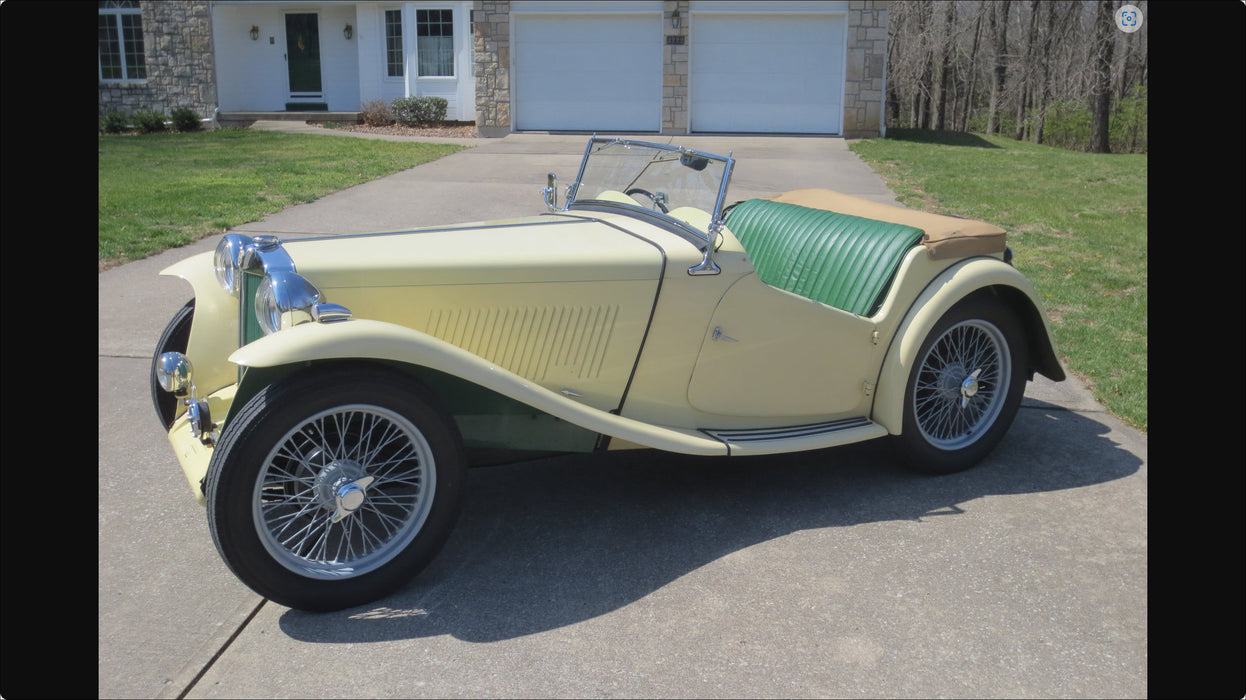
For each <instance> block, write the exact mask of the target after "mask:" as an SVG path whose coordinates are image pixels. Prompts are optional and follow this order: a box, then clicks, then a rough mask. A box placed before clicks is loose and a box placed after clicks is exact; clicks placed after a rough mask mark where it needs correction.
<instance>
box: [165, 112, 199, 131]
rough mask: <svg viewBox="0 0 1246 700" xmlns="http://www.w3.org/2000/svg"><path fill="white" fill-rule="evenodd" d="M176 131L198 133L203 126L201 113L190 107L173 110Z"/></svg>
mask: <svg viewBox="0 0 1246 700" xmlns="http://www.w3.org/2000/svg"><path fill="white" fill-rule="evenodd" d="M172 116H173V130H174V131H198V130H199V127H200V125H201V122H200V121H199V113H198V112H196V111H195V110H193V109H191V108H189V107H178V108H177V109H175V110H173V115H172Z"/></svg>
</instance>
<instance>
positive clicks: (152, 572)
mask: <svg viewBox="0 0 1246 700" xmlns="http://www.w3.org/2000/svg"><path fill="white" fill-rule="evenodd" d="M326 137H338V136H330V135H326ZM647 138H648V139H649V140H659V137H647ZM660 140H662V141H668V140H671V139H668V138H666V137H661V138H660ZM674 141H675V142H677V143H683V144H685V145H689V146H692V147H696V148H701V149H704V150H708V151H712V152H719V153H726V152H727V151H734V154H735V156H736V158H737V159H738V161H739V162H738V165H737V175H736V178H735V180H734V182H733V186H732V189H731V192H730V196H731V197H733V198H745V197H749V196H753V195H766V194H772V193H775V192H779V191H783V190H787V189H797V188H802V187H827V188H831V189H836V190H840V191H843V192H847V193H849V194H855V195H859V196H865V197H869V198H872V199H876V200H878V201H889V202H894V197H893V195H892V193H891V192H889V191H888V190H887V189H886V187H885V186H884V185H883V183H882V182H881V181H880V180H879V179H878V178H877V177H876V176H875V175H874V174H873V173H872V172H871V171H870V169H869V168H868V167H867V166H865V165H864V164H863V163H861V162H860V161H859V160H858V159H857V158H856V157H855V156H853V155H852V153H851V152H849V151H848V149H847V146H846V144H845V143H844V141H843V140H841V139H832V138H744V137H739V138H736V137H687V138H686V137H678V138H677V139H674ZM585 143H586V139H585V137H584V136H578V135H577V136H562V135H545V134H517V135H512V136H509V137H507V138H504V139H497V140H480V141H479V142H478V143H477V145H476V146H475V147H474V148H472V149H470V150H467V151H463V152H461V153H458V154H456V155H453V156H450V157H447V158H445V159H442V160H440V161H436V162H434V163H430V164H427V165H424V166H421V167H418V168H414V169H411V170H408V171H406V172H402V173H399V174H397V175H394V176H391V177H388V178H384V179H381V180H377V181H374V182H371V183H368V184H365V185H361V186H358V187H355V188H352V189H350V190H346V191H343V192H339V193H336V194H333V195H330V196H328V197H325V198H323V199H321V200H319V201H317V202H314V203H311V204H306V205H301V206H298V207H295V208H292V209H289V210H287V211H284V212H281V213H279V214H275V215H273V216H270V217H269V218H267V219H266V220H264V221H262V222H256V223H252V224H247V225H245V226H242V227H240V228H239V229H238V230H239V231H242V232H246V233H250V234H255V233H260V232H271V233H277V234H279V235H299V234H307V233H345V232H354V231H361V230H378V229H385V228H391V227H398V226H409V225H424V224H440V223H453V222H461V221H472V220H486V219H492V218H503V217H510V216H515V215H522V214H536V213H540V212H541V211H543V205H542V203H541V199H540V194H539V190H540V188H541V187H542V186H543V185H544V176H545V173H546V172H548V171H555V172H557V173H559V174H560V175H561V176H562V182H567V181H569V180H570V179H571V178H572V177H573V176H574V174H575V170H576V167H577V165H578V163H579V158H580V155H581V154H582V152H583V148H584V144H585ZM218 238H219V237H213V238H211V239H208V240H204V241H201V242H199V243H197V244H194V245H191V246H188V247H186V248H182V249H177V250H172V251H168V252H166V253H164V254H162V255H159V256H156V257H154V258H151V259H147V260H142V261H139V262H135V263H131V264H128V265H124V266H122V267H119V268H116V269H113V270H109V271H106V272H103V273H101V274H100V275H99V319H100V326H99V414H100V427H99V487H100V493H99V695H100V696H101V697H127V698H129V697H135V698H152V697H190V698H215V697H367V698H372V697H723V696H734V697H783V698H786V697H827V696H838V697H904V696H910V697H911V696H920V697H934V696H961V697H1083V696H1085V697H1120V698H1126V697H1144V696H1146V694H1147V583H1146V582H1147V440H1146V436H1145V435H1142V434H1140V433H1138V432H1137V431H1135V430H1132V429H1129V428H1127V427H1125V426H1124V425H1123V424H1122V423H1120V422H1119V421H1117V420H1116V419H1115V418H1113V417H1111V416H1110V415H1108V414H1106V413H1105V412H1104V410H1103V408H1102V407H1101V406H1099V405H1098V404H1096V403H1095V402H1094V400H1093V399H1092V398H1091V397H1090V395H1089V393H1088V392H1087V391H1086V390H1085V389H1084V387H1082V386H1080V385H1079V384H1078V383H1077V381H1076V380H1075V379H1071V380H1070V381H1067V382H1064V383H1062V384H1051V383H1048V382H1042V383H1035V384H1031V385H1030V386H1029V389H1028V391H1027V395H1026V400H1025V403H1024V404H1023V408H1022V410H1021V412H1020V415H1019V417H1018V418H1017V421H1016V423H1015V424H1014V426H1013V428H1012V430H1011V432H1010V433H1009V435H1008V437H1007V438H1006V440H1005V442H1004V444H1003V445H1002V447H1001V448H1000V449H998V450H997V451H996V453H995V454H994V455H993V456H992V457H990V458H989V459H988V460H987V461H986V462H985V463H984V464H982V465H981V466H980V467H978V468H976V469H973V470H971V471H969V472H966V473H963V474H958V475H953V476H949V477H942V478H926V477H917V476H913V475H910V474H908V473H906V472H903V471H901V470H899V469H897V468H896V467H893V466H892V465H891V464H890V462H889V461H888V459H887V454H886V452H885V450H884V449H883V448H882V447H881V446H880V445H875V444H871V443H867V444H863V445H856V446H850V447H847V448H840V449H834V450H825V451H819V452H810V453H803V454H796V455H789V456H782V457H767V458H752V459H740V460H705V459H693V458H687V457H680V456H669V455H661V454H654V453H645V454H621V455H609V456H605V457H592V458H590V457H583V456H576V457H566V458H558V459H549V460H542V461H536V462H528V463H523V464H517V465H512V466H505V467H493V468H486V469H477V470H473V471H472V472H471V473H470V475H469V478H468V489H467V494H468V495H467V501H466V506H465V510H464V512H463V516H462V518H461V520H460V521H459V525H458V527H457V529H456V530H455V532H454V534H453V536H452V537H451V540H450V542H449V544H448V545H447V547H446V549H445V550H444V551H443V553H442V554H441V555H440V557H439V558H438V559H437V560H436V562H435V563H434V565H433V566H432V567H431V568H430V569H429V570H427V571H426V572H425V573H423V574H422V575H421V576H419V577H418V578H417V579H415V580H413V581H412V582H411V583H410V584H409V585H408V586H406V587H405V588H404V589H402V590H401V591H400V592H399V593H397V594H396V595H394V596H392V597H391V598H388V599H386V600H383V601H380V602H378V603H376V604H374V605H369V606H364V607H361V608H355V609H350V610H346V611H342V612H339V613H332V614H324V615H311V614H305V613H300V612H295V611H292V610H289V609H287V608H284V607H282V606H279V605H276V604H273V603H269V602H266V601H264V600H263V599H261V598H259V597H258V596H256V595H255V594H254V593H252V592H251V591H250V590H249V589H247V588H246V587H245V586H243V585H242V584H241V583H240V582H239V581H237V580H236V579H235V578H234V577H233V575H232V574H231V573H230V572H229V571H228V569H227V568H226V567H225V565H224V564H223V563H222V562H221V560H220V559H219V557H218V556H217V553H216V550H215V549H214V547H213V545H212V540H211V537H210V535H209V534H208V530H207V523H206V519H205V515H204V511H203V509H202V508H201V507H200V506H199V505H197V504H196V503H195V502H194V500H193V499H192V497H191V494H190V490H189V488H188V487H187V485H186V483H185V480H184V478H183V476H182V473H181V470H180V469H179V468H178V464H177V460H176V459H175V458H174V456H173V454H172V451H171V450H170V449H169V446H168V443H167V441H166V439H165V436H164V433H163V432H162V431H161V430H160V429H159V428H158V426H157V423H156V419H155V417H154V414H153V412H152V408H151V402H150V398H149V394H148V380H147V374H148V369H149V362H150V357H151V353H152V350H153V348H154V346H155V343H156V339H157V337H158V336H159V334H160V332H161V330H162V328H163V326H164V324H165V323H166V321H167V320H168V318H169V317H170V316H171V315H172V314H173V312H174V311H176V310H177V308H178V307H180V306H181V305H182V303H183V302H185V301H186V300H187V299H188V298H189V287H188V286H186V285H185V284H184V283H183V282H182V281H180V280H177V279H170V278H162V277H158V276H157V273H158V272H159V271H160V270H161V269H162V268H164V267H166V266H167V265H169V264H171V263H173V262H175V261H177V260H181V259H183V258H185V257H188V256H190V255H193V254H195V253H198V252H202V251H208V250H211V249H212V248H213V247H214V246H215V244H216V242H217V240H218ZM1017 252H1018V255H1020V256H1024V255H1025V251H1024V250H1019V251H1017ZM136 484H141V485H142V488H141V489H136Z"/></svg>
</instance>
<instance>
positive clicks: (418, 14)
mask: <svg viewBox="0 0 1246 700" xmlns="http://www.w3.org/2000/svg"><path fill="white" fill-rule="evenodd" d="M415 34H416V39H415V41H416V54H417V56H418V63H419V75H420V77H428V76H449V77H453V76H454V11H453V10H416V11H415Z"/></svg>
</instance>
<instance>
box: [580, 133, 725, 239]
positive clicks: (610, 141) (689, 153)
mask: <svg viewBox="0 0 1246 700" xmlns="http://www.w3.org/2000/svg"><path fill="white" fill-rule="evenodd" d="M612 145H619V146H623V147H624V148H630V147H632V146H637V147H641V148H649V149H654V150H657V151H665V152H668V153H675V154H678V155H679V157H680V158H685V157H690V158H705V159H708V160H711V161H717V162H720V163H722V164H723V174H722V180H721V182H719V183H718V192H717V193H715V199H714V208H713V211H710V212H707V213H708V214H709V217H710V218H709V220H710V224H709V227H708V230H707V231H702V230H701V229H699V228H696V227H694V226H692V225H690V224H688V223H687V222H684V221H681V220H680V219H677V218H675V217H673V216H670V215H669V214H666V213H664V212H662V211H659V210H656V209H650V208H647V207H644V206H641V205H640V204H635V205H630V204H624V203H622V202H616V201H612V200H607V199H590V198H584V199H578V198H577V197H576V195H577V194H578V191H579V188H580V185H581V183H583V181H584V173H585V170H586V169H587V167H588V163H589V158H590V157H591V156H592V155H593V154H594V152H595V151H600V150H601V148H604V147H606V146H612ZM651 162H652V161H651ZM734 166H735V158H733V157H732V156H731V155H730V154H728V155H725V156H722V155H717V154H714V153H707V152H705V151H698V150H696V149H693V148H688V147H686V146H673V145H671V144H663V143H653V142H651V141H637V140H634V139H627V138H619V137H608V136H597V135H594V136H593V137H592V138H590V139H589V141H588V146H586V147H585V149H584V157H583V159H581V161H580V169H579V171H578V172H577V173H576V178H575V180H574V181H573V182H572V183H571V184H570V185H569V186H568V187H567V195H566V198H567V199H566V202H567V203H566V204H565V205H564V206H565V210H567V211H569V210H572V209H576V208H581V209H590V208H592V209H596V208H599V207H601V206H603V205H604V206H609V207H617V208H619V209H622V210H627V211H635V212H638V213H642V214H644V215H645V216H658V217H661V219H662V220H663V221H666V222H669V223H670V224H673V225H675V226H678V227H679V228H680V229H681V230H685V231H687V232H689V233H691V234H692V235H693V236H695V237H696V239H697V240H698V241H700V242H701V243H709V242H710V241H712V240H713V239H714V237H715V236H716V234H717V229H718V228H719V227H721V226H722V220H721V217H722V209H723V204H724V202H725V201H726V198H727V187H728V185H729V184H730V182H731V172H732V169H733V167H734ZM641 172H642V173H643V169H642V170H641ZM639 176H640V175H639V174H638V175H637V178H639Z"/></svg>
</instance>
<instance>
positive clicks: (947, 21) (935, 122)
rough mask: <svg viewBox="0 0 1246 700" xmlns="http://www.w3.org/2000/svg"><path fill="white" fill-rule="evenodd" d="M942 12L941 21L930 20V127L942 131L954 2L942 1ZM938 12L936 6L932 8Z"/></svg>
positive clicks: (953, 20) (944, 125) (953, 32)
mask: <svg viewBox="0 0 1246 700" xmlns="http://www.w3.org/2000/svg"><path fill="white" fill-rule="evenodd" d="M942 4H943V5H944V8H943V9H944V12H942V13H939V14H941V15H942V17H943V20H942V21H935V22H932V23H931V24H932V26H933V27H934V31H932V35H933V36H932V44H933V51H932V54H933V56H932V59H931V63H932V70H933V76H932V77H931V80H930V89H931V96H930V104H931V127H932V128H934V129H935V130H936V131H942V130H944V129H946V128H947V126H946V123H947V83H948V65H949V63H950V57H951V54H952V42H953V36H954V34H955V28H956V27H955V25H956V3H955V2H944V3H942ZM934 12H936V13H937V12H938V8H935V9H934Z"/></svg>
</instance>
